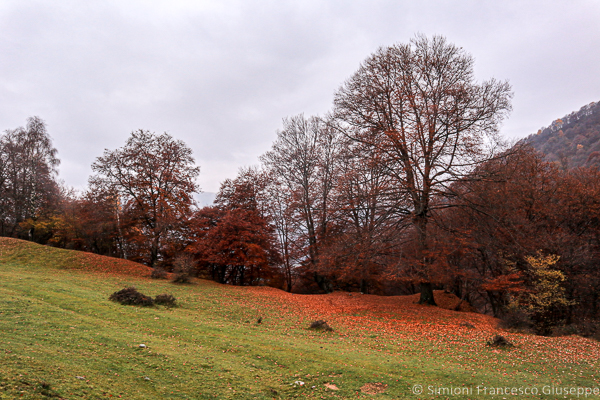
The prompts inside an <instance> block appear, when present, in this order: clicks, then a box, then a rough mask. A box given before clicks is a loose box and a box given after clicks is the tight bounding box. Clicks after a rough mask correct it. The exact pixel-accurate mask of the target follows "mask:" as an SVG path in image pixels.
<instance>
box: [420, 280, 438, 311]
mask: <svg viewBox="0 0 600 400" xmlns="http://www.w3.org/2000/svg"><path fill="white" fill-rule="evenodd" d="M420 288H421V298H420V299H419V304H428V305H430V306H437V304H436V303H435V299H434V298H433V285H432V284H431V282H421V285H420Z"/></svg>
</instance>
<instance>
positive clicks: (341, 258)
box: [0, 36, 600, 334]
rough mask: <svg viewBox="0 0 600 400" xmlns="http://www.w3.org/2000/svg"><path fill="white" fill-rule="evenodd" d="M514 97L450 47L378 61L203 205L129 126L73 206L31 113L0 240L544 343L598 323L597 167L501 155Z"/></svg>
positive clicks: (0, 168)
mask: <svg viewBox="0 0 600 400" xmlns="http://www.w3.org/2000/svg"><path fill="white" fill-rule="evenodd" d="M511 97H512V92H511V88H510V85H509V84H508V83H507V82H502V81H497V80H494V79H491V80H489V81H484V82H482V83H478V82H476V81H475V80H474V77H473V59H472V57H471V56H470V55H469V54H468V53H466V52H465V51H464V50H463V49H461V48H458V47H456V46H454V45H453V44H450V43H448V42H447V41H446V40H445V39H444V38H443V37H433V38H431V39H430V38H426V37H424V36H417V37H415V38H414V39H413V40H411V41H410V43H408V44H398V45H394V46H390V47H384V48H380V49H379V50H378V51H377V52H375V53H373V54H372V55H371V56H370V57H369V58H367V59H366V60H365V61H364V62H363V63H362V64H361V66H360V67H359V69H358V70H357V72H356V73H355V74H354V75H353V76H351V77H350V78H349V79H348V80H347V81H346V82H345V83H344V84H343V85H342V86H341V88H340V89H339V90H338V91H337V92H336V94H335V98H334V105H333V108H332V110H331V112H330V113H328V114H327V115H326V116H324V117H318V116H304V115H296V116H292V117H288V118H285V119H284V120H283V126H282V128H281V129H280V130H279V131H278V133H277V138H276V140H275V142H274V143H273V144H272V147H271V148H270V149H269V150H268V151H267V152H265V153H264V154H263V155H262V156H261V157H260V164H259V165H257V166H255V167H250V168H243V169H241V170H240V171H239V173H238V175H237V176H236V177H234V178H231V179H227V180H225V181H224V182H223V183H222V185H221V188H220V190H219V192H218V194H217V196H216V199H215V202H214V204H213V205H212V206H209V207H203V208H199V207H198V206H197V205H196V204H195V202H194V197H193V195H194V193H197V192H198V191H199V188H198V186H197V184H196V178H197V177H198V174H199V173H200V170H199V168H198V167H197V166H196V164H195V160H194V159H193V157H192V152H191V150H190V149H189V147H187V145H186V144H185V143H183V142H182V141H180V140H176V139H175V138H173V137H172V136H170V135H168V134H166V133H165V134H160V135H159V134H155V133H151V132H148V131H144V130H138V131H134V132H132V134H131V136H130V137H129V138H128V140H127V142H126V143H125V145H124V146H123V147H121V148H119V149H116V150H105V152H104V154H103V155H102V156H101V157H98V158H97V159H96V161H95V162H94V164H93V165H92V170H93V172H94V174H93V175H92V176H91V177H90V179H89V187H88V189H87V190H86V191H85V192H83V193H74V192H72V191H69V190H66V189H65V188H63V187H62V186H61V185H59V184H58V183H57V172H56V171H57V166H58V164H59V160H58V158H57V152H56V149H54V148H53V147H52V143H51V140H50V137H49V135H48V133H47V131H46V127H45V124H44V122H43V121H42V120H41V119H39V118H37V117H33V118H30V119H29V120H28V123H27V125H26V127H22V128H17V129H15V130H8V131H6V132H5V134H4V135H2V137H1V138H0V191H1V203H0V218H1V220H0V224H1V226H0V229H1V234H2V235H3V236H13V237H20V238H23V239H28V240H35V241H37V242H39V243H44V244H49V245H53V246H58V247H64V248H69V249H76V250H84V251H91V252H95V253H98V254H103V255H108V256H113V257H122V258H127V259H131V260H135V261H139V262H142V263H145V264H147V265H149V266H151V267H152V268H154V269H155V270H156V271H160V270H165V271H172V270H173V268H174V266H181V265H186V266H187V267H188V268H191V269H192V270H193V273H194V274H195V275H196V276H199V277H204V278H210V279H214V280H215V281H218V282H220V283H228V284H235V285H270V286H274V287H278V288H281V289H283V290H287V291H294V292H298V293H325V292H331V291H333V290H350V291H360V292H362V293H372V294H383V295H392V294H412V293H421V300H420V301H421V302H422V303H427V304H432V305H433V304H435V299H434V297H433V290H434V289H446V290H448V291H450V292H452V293H455V294H456V295H457V296H459V297H460V298H461V299H463V300H465V301H468V302H470V303H471V304H473V305H474V306H475V307H477V308H478V309H479V310H480V311H482V312H486V313H489V314H493V315H495V316H500V317H504V318H505V319H507V320H512V321H513V322H514V323H515V324H519V323H523V324H530V325H531V326H533V327H534V328H535V329H536V330H537V331H538V332H539V333H542V334H547V333H550V332H551V330H552V329H553V327H555V326H558V325H564V324H573V323H583V321H592V324H593V321H596V320H598V318H599V312H600V310H599V305H600V304H599V302H600V299H598V290H597V288H598V285H599V283H600V272H599V271H598V268H597V261H596V260H597V259H598V254H600V253H599V251H600V240H599V239H600V229H599V228H600V225H599V223H600V179H599V178H600V176H599V172H598V169H597V168H579V169H571V170H569V169H564V168H559V166H557V165H556V164H552V163H548V162H545V161H543V159H542V155H541V154H539V153H537V152H536V151H535V150H533V149H532V148H530V147H528V146H527V145H524V144H519V145H515V146H508V145H507V144H506V143H504V142H503V141H502V140H501V138H500V137H499V136H498V129H499V125H500V123H501V122H502V120H503V118H505V117H506V115H507V114H508V112H509V111H510V107H511V106H510V100H511ZM182 259H185V260H187V261H186V262H183V263H182V262H181V260H182ZM157 275H158V274H157Z"/></svg>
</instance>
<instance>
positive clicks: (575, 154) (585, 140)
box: [524, 102, 600, 169]
mask: <svg viewBox="0 0 600 400" xmlns="http://www.w3.org/2000/svg"><path fill="white" fill-rule="evenodd" d="M524 141H525V142H527V143H530V144H531V145H532V146H533V147H534V148H535V149H536V150H538V151H541V152H542V153H544V154H545V155H546V161H550V162H555V163H558V164H559V165H560V166H561V167H562V168H565V169H567V168H577V167H589V166H599V165H600V102H592V103H590V104H587V105H585V106H583V107H581V109H580V110H579V111H576V112H575V111H574V112H572V113H571V114H569V115H565V116H564V117H562V118H559V119H557V120H555V121H553V122H552V124H551V125H550V126H549V127H543V128H541V129H540V130H539V131H538V132H537V133H536V134H533V135H530V136H529V137H527V138H526V139H524Z"/></svg>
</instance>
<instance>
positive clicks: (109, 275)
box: [0, 238, 600, 399]
mask: <svg viewBox="0 0 600 400" xmlns="http://www.w3.org/2000/svg"><path fill="white" fill-rule="evenodd" d="M149 274H150V271H149V270H148V269H147V268H146V267H144V266H141V265H139V264H135V263H132V262H128V261H124V260H117V259H112V258H106V257H101V256H97V255H92V254H88V253H80V252H74V251H68V250H60V249H54V248H50V247H45V246H39V245H36V244H32V243H28V242H23V241H18V240H14V239H6V238H2V239H0V398H1V399H15V398H22V399H44V398H57V399H58V398H63V399H78V398H82V399H103V398H110V397H113V398H119V397H121V398H126V399H171V398H173V399H175V398H178V399H179V398H181V399H183V398H187V399H227V398H236V399H252V398H258V399H272V398H282V399H288V398H315V399H320V398H374V399H398V398H415V399H416V398H453V399H461V398H464V399H467V398H486V397H487V398H503V397H505V398H506V397H507V396H491V395H489V393H490V388H495V387H516V388H517V389H518V388H530V389H531V388H533V387H536V388H537V389H538V390H539V394H538V395H531V396H522V395H520V396H512V397H513V398H516V397H518V398H527V397H530V398H575V397H576V396H570V395H567V396H564V395H556V396H555V395H552V394H551V395H545V394H543V393H542V390H544V386H548V387H552V386H554V387H561V388H562V387H568V388H571V387H582V388H584V387H589V388H594V387H599V386H600V382H599V380H600V378H599V374H598V360H599V358H600V344H599V343H598V342H595V341H593V340H589V339H584V338H580V337H577V336H570V337H559V338H542V337H536V336H532V335H523V334H515V333H509V332H504V331H502V330H500V329H499V328H497V321H496V320H495V319H493V318H490V317H487V316H483V315H479V314H475V313H460V312H455V311H449V310H445V309H442V308H437V307H427V306H419V305H416V304H414V303H415V301H416V298H415V297H413V296H402V297H400V296H398V297H378V296H370V295H364V296H361V295H357V294H354V295H349V294H347V293H334V294H330V295H312V296H309V295H292V294H288V293H285V292H282V291H279V290H276V289H272V288H265V287H232V286H223V285H218V284H215V283H213V282H208V281H196V282H195V283H194V284H192V285H174V284H172V283H170V282H167V281H156V280H151V279H149ZM127 286H135V287H137V288H138V290H140V291H141V292H143V293H145V294H147V295H150V296H155V295H158V294H161V293H169V294H172V295H174V296H175V297H176V298H177V299H178V303H179V307H176V308H172V309H169V308H165V307H162V306H155V307H152V308H141V307H134V306H122V305H119V304H117V303H113V302H110V301H108V297H109V295H110V294H111V293H113V292H115V291H116V290H119V289H122V288H124V287H127ZM439 295H440V296H441V295H442V294H441V293H439ZM445 301H446V302H448V301H451V299H443V298H441V297H440V303H442V304H444V302H445ZM260 317H262V322H261V323H260V324H259V323H258V322H257V319H258V318H260ZM317 319H324V320H326V321H327V322H328V324H329V325H330V326H332V327H333V329H334V331H333V332H315V331H313V330H309V329H307V328H308V326H309V325H310V323H311V322H312V321H315V320H317ZM496 333H501V334H502V335H504V336H505V337H506V338H507V339H509V340H510V341H511V342H512V343H514V345H515V346H514V347H512V348H508V349H498V348H493V347H489V346H487V345H486V342H487V341H488V340H490V339H491V338H492V337H493V336H494V334H496ZM140 344H145V345H146V346H147V347H146V348H141V347H140V346H139V345H140ZM415 385H422V387H423V394H421V395H419V394H415V393H414V392H413V391H414V390H413V389H414V388H415ZM477 386H479V387H480V388H481V389H479V390H483V388H486V390H487V391H488V392H487V393H486V394H482V393H483V392H480V394H479V395H478V394H477V390H478V389H477ZM444 388H446V389H444ZM451 388H454V390H456V388H459V389H460V388H466V389H467V390H468V389H469V388H471V389H470V390H471V393H468V392H467V394H465V395H453V396H449V395H448V393H447V392H446V393H444V390H449V389H451ZM417 389H418V387H417ZM461 390H464V389H461ZM436 391H437V392H436Z"/></svg>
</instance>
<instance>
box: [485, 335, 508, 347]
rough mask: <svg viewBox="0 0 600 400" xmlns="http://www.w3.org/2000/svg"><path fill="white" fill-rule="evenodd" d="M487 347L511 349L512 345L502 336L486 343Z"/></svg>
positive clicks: (497, 336)
mask: <svg viewBox="0 0 600 400" xmlns="http://www.w3.org/2000/svg"><path fill="white" fill-rule="evenodd" d="M487 345H488V346H490V347H504V348H508V347H513V344H512V343H511V342H509V341H508V340H507V339H506V338H505V337H504V336H502V335H496V336H494V338H493V339H492V340H490V341H489V342H487Z"/></svg>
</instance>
